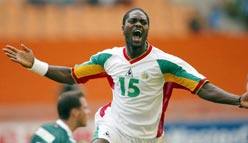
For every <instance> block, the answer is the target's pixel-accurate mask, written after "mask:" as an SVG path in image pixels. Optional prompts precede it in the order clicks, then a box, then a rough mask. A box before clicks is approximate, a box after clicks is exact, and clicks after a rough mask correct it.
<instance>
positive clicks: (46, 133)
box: [31, 90, 89, 143]
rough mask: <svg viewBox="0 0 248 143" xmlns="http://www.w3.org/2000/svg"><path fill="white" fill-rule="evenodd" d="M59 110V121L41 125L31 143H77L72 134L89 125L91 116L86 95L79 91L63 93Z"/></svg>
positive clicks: (59, 100)
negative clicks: (88, 120)
mask: <svg viewBox="0 0 248 143" xmlns="http://www.w3.org/2000/svg"><path fill="white" fill-rule="evenodd" d="M57 110H58V114H59V119H58V120H57V121H56V122H54V123H47V124H44V125H41V126H40V127H39V128H38V129H37V130H36V131H35V133H34V135H33V137H32V139H31V143H75V142H76V141H75V140H74V139H73V136H72V132H73V131H75V130H76V129H77V128H78V127H84V126H86V125H87V118H88V114H89V109H88V104H87V101H86V99H85V97H84V94H83V93H82V92H81V91H79V90H74V91H73V90H72V91H66V92H63V93H61V95H60V97H59V99H58V104H57Z"/></svg>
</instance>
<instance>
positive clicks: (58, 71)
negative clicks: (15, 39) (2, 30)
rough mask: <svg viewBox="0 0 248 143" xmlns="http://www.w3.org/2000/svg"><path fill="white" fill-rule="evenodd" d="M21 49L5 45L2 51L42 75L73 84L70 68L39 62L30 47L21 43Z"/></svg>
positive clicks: (12, 59)
mask: <svg viewBox="0 0 248 143" xmlns="http://www.w3.org/2000/svg"><path fill="white" fill-rule="evenodd" d="M21 47H22V48H23V50H19V49H17V48H15V47H13V46H10V45H7V46H6V47H5V48H3V51H4V53H5V54H6V55H7V56H8V57H9V59H10V60H11V61H13V62H15V63H18V64H20V65H21V66H23V67H25V68H28V69H31V70H34V71H35V72H37V73H39V74H41V75H44V76H46V77H48V78H50V79H52V80H54V81H57V82H60V83H66V84H74V83H75V81H74V79H73V77H72V75H71V68H70V67H64V66H51V65H48V64H47V63H44V62H41V61H39V60H38V59H36V58H35V56H34V54H33V52H32V50H31V49H29V48H27V47H26V46H25V45H23V44H22V45H21Z"/></svg>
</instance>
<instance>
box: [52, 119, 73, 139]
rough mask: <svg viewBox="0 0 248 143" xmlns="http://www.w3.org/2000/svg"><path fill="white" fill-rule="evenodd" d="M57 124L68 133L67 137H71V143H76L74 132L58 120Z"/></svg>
mask: <svg viewBox="0 0 248 143" xmlns="http://www.w3.org/2000/svg"><path fill="white" fill-rule="evenodd" d="M56 124H58V125H59V126H60V127H61V128H63V129H64V130H65V131H66V132H67V135H68V136H69V137H70V141H71V142H72V143H76V141H75V140H74V139H73V136H72V131H71V130H70V128H69V127H68V126H67V125H66V124H65V123H64V122H63V121H62V120H60V119H58V120H57V121H56Z"/></svg>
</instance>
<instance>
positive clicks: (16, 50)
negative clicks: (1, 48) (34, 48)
mask: <svg viewBox="0 0 248 143" xmlns="http://www.w3.org/2000/svg"><path fill="white" fill-rule="evenodd" d="M5 49H9V50H11V51H13V52H15V53H17V52H18V49H16V48H15V47H13V46H11V45H6V48H5Z"/></svg>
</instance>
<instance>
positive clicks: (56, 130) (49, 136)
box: [31, 120, 76, 143]
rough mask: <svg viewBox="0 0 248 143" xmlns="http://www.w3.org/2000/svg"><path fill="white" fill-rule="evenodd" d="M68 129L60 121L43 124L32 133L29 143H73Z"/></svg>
mask: <svg viewBox="0 0 248 143" xmlns="http://www.w3.org/2000/svg"><path fill="white" fill-rule="evenodd" d="M75 142H76V141H75V140H74V139H73V138H72V132H71V130H70V129H69V127H68V126H67V125H66V124H65V123H64V122H63V121H61V120H57V121H56V122H55V123H49V124H44V125H42V126H40V127H39V128H38V129H37V130H36V131H35V133H34V135H33V137H32V139H31V143H75Z"/></svg>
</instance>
